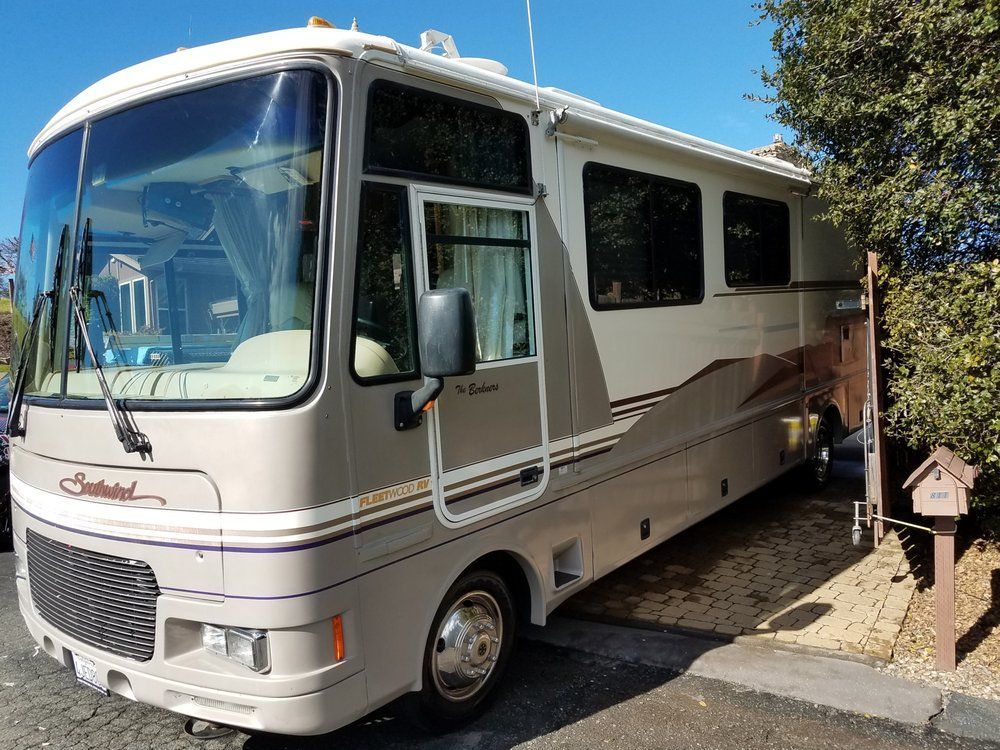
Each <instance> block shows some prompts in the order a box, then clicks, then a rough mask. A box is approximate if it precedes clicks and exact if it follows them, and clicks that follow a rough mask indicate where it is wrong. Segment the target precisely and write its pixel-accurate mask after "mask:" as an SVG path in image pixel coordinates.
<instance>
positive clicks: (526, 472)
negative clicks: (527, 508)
mask: <svg viewBox="0 0 1000 750" xmlns="http://www.w3.org/2000/svg"><path fill="white" fill-rule="evenodd" d="M541 476H542V467H541V466H529V467H528V468H527V469H521V486H522V487H524V486H525V485H528V484H534V483H535V482H537V481H538V479H539V477H541Z"/></svg>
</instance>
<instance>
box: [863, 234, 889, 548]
mask: <svg viewBox="0 0 1000 750" xmlns="http://www.w3.org/2000/svg"><path fill="white" fill-rule="evenodd" d="M881 307H882V306H881V300H880V299H879V294H878V256H877V255H876V254H875V253H868V356H869V361H868V367H869V368H870V378H869V384H870V388H871V397H872V412H873V414H872V428H873V430H874V432H875V435H874V438H875V500H876V504H875V512H876V513H877V514H878V515H880V516H887V515H889V513H888V510H889V509H888V508H887V507H886V506H887V505H888V504H889V498H890V497H891V495H890V494H889V468H888V462H887V461H886V456H885V421H884V419H883V417H882V413H883V412H884V411H885V396H884V394H885V379H884V378H883V376H882V336H881V318H882V309H881ZM874 526H875V544H876V546H877V545H878V544H879V543H881V541H882V537H884V536H885V527H884V525H883V523H882V521H879V520H876V521H875V524H874Z"/></svg>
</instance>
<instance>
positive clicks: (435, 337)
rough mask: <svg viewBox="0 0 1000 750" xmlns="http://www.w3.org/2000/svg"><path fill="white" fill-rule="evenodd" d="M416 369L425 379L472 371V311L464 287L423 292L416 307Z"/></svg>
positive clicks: (474, 345) (474, 314)
mask: <svg viewBox="0 0 1000 750" xmlns="http://www.w3.org/2000/svg"><path fill="white" fill-rule="evenodd" d="M417 330H418V331H419V334H420V369H421V370H422V371H423V374H424V375H425V376H426V377H429V378H448V377H452V376H454V375H471V374H472V373H474V372H475V371H476V313H475V311H474V310H473V309H472V296H471V295H470V294H469V292H468V290H466V289H433V290H431V291H429V292H424V294H423V295H421V297H420V304H419V305H418V306H417Z"/></svg>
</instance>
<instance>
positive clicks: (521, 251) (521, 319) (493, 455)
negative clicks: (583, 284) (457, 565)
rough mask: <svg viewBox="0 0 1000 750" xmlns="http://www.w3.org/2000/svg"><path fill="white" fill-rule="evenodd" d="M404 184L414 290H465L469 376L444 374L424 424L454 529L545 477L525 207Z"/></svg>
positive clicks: (439, 502)
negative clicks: (472, 367)
mask: <svg viewBox="0 0 1000 750" xmlns="http://www.w3.org/2000/svg"><path fill="white" fill-rule="evenodd" d="M411 189H412V190H413V194H414V195H413V198H414V200H412V201H411V204H410V205H411V206H412V207H413V208H412V210H413V211H414V214H415V215H414V217H413V221H412V224H411V226H413V227H414V232H415V233H419V235H420V236H419V238H415V240H416V241H415V242H414V243H413V246H414V247H415V248H418V249H419V250H418V252H420V254H421V256H422V260H421V259H418V261H417V263H415V266H416V267H417V268H418V269H420V270H421V272H422V274H421V275H422V278H421V279H419V288H420V289H421V291H426V290H428V289H445V288H455V287H462V288H465V289H468V290H469V293H470V294H471V296H472V304H473V307H474V309H475V313H476V350H477V351H476V353H477V356H476V372H475V374H474V375H469V376H464V377H453V378H447V379H446V380H445V384H444V392H443V393H442V394H441V396H440V397H439V398H438V401H437V404H436V406H435V408H434V409H432V410H431V411H430V413H429V416H430V419H429V420H428V422H429V429H428V436H429V443H430V446H429V449H430V458H431V484H432V487H433V491H434V505H435V510H436V513H437V515H438V518H439V519H440V521H441V522H442V523H443V524H445V525H446V526H450V527H458V526H463V525H466V524H468V523H473V522H475V521H478V520H481V519H482V518H484V517H487V516H490V515H493V514H496V513H501V512H503V511H506V510H508V509H510V508H512V507H514V506H517V505H522V504H524V503H528V502H531V501H532V500H534V499H535V498H537V497H538V496H539V495H541V493H542V491H543V489H544V487H545V485H546V484H547V483H548V478H549V452H548V425H547V420H546V418H545V382H544V372H543V364H542V363H543V358H542V332H541V329H540V324H541V315H540V313H539V304H540V303H539V299H538V287H539V285H538V258H537V257H536V242H535V240H534V235H535V231H534V215H533V207H532V202H531V200H530V199H524V200H517V199H503V200H496V199H495V198H493V197H492V196H488V197H487V196H483V195H481V194H474V193H470V192H467V191H455V190H447V189H443V188H417V187H414V188H411Z"/></svg>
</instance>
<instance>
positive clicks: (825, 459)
mask: <svg viewBox="0 0 1000 750" xmlns="http://www.w3.org/2000/svg"><path fill="white" fill-rule="evenodd" d="M832 467H833V428H832V427H831V425H830V421H829V420H828V419H827V418H826V417H824V418H823V419H821V420H820V422H819V426H818V427H817V428H816V445H815V450H814V451H813V457H812V459H811V460H810V461H809V464H808V466H807V469H808V481H809V485H810V486H811V487H812V488H813V489H814V490H820V489H823V487H825V486H826V485H827V484H828V483H829V482H830V470H831V468H832Z"/></svg>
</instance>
